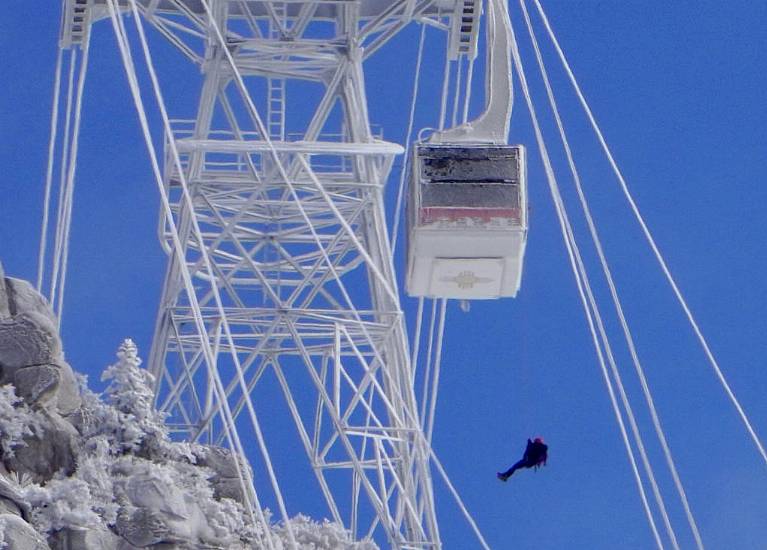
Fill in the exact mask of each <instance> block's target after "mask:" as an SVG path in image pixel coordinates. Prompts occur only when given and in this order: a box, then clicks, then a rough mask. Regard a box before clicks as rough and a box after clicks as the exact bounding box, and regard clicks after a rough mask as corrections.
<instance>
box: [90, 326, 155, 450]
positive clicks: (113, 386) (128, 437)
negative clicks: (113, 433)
mask: <svg viewBox="0 0 767 550" xmlns="http://www.w3.org/2000/svg"><path fill="white" fill-rule="evenodd" d="M117 358H118V361H117V363H115V364H113V365H111V366H110V367H108V368H107V369H106V370H105V371H104V373H103V374H102V375H101V380H102V381H105V380H109V381H110V383H109V386H108V387H107V389H106V395H107V400H108V402H109V403H110V404H111V405H112V406H113V407H114V408H115V409H116V411H117V415H118V418H117V419H118V426H117V427H116V429H117V430H118V438H119V443H120V445H121V447H122V448H123V449H124V450H127V451H132V452H137V451H139V450H143V451H144V452H145V453H151V452H152V451H160V450H161V449H162V448H163V447H166V446H167V444H168V442H169V438H168V430H167V428H166V427H165V418H164V415H162V414H161V413H159V412H158V411H157V410H155V408H154V407H153V402H154V395H153V392H152V387H153V385H154V377H153V376H152V374H151V373H149V372H148V371H146V370H145V369H142V368H141V359H139V357H138V350H137V348H136V344H134V343H133V341H132V340H131V339H130V338H128V339H126V340H125V341H123V343H122V344H121V345H120V349H119V350H118V351H117Z"/></svg>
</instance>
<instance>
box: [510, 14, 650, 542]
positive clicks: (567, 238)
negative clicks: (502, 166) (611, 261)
mask: <svg viewBox="0 0 767 550" xmlns="http://www.w3.org/2000/svg"><path fill="white" fill-rule="evenodd" d="M511 35H512V54H513V59H514V65H515V66H516V68H517V73H518V74H519V79H520V83H521V85H522V91H523V93H524V96H525V101H526V103H527V107H528V110H529V112H530V117H531V119H532V122H533V127H534V130H535V136H536V140H537V143H538V148H539V152H540V154H541V159H542V161H543V164H544V170H545V172H546V178H547V181H548V184H549V190H550V192H551V195H552V200H553V202H554V206H555V209H556V211H557V217H558V219H559V223H560V229H561V231H562V236H563V239H564V242H565V247H566V249H567V253H568V257H569V259H570V266H571V268H572V270H573V275H574V277H575V282H576V285H577V287H578V292H579V295H580V297H581V302H582V305H583V309H584V313H585V315H586V319H587V322H588V325H589V330H590V331H591V336H592V341H593V343H594V347H595V350H596V353H597V357H598V360H599V365H600V368H601V371H602V376H603V378H604V380H605V384H606V386H607V391H608V394H609V396H610V402H611V405H612V408H613V412H614V414H615V417H616V420H617V422H618V426H619V429H620V432H621V437H622V439H623V444H624V446H625V448H626V453H627V455H628V458H629V462H630V464H631V468H632V471H633V473H634V478H635V481H636V484H637V489H638V491H639V495H640V498H641V500H642V505H643V507H644V511H645V514H646V515H647V519H648V522H649V524H650V528H651V530H652V532H653V536H654V538H655V542H656V544H657V546H658V548H659V549H661V550H662V549H663V543H662V541H661V538H660V534H659V533H658V529H657V527H656V525H655V520H654V519H653V515H652V510H651V509H650V505H649V502H648V500H647V495H646V494H645V490H644V487H643V485H642V479H641V476H640V474H639V469H638V467H637V463H636V459H635V457H634V453H633V450H632V448H631V443H630V441H629V438H628V433H627V431H626V426H625V424H624V421H623V416H622V414H621V411H620V408H619V406H618V402H617V399H616V397H615V390H614V389H613V386H612V382H611V380H610V374H609V372H608V370H607V366H606V364H605V359H604V356H603V353H602V349H601V346H600V344H599V337H598V336H597V331H596V327H595V325H594V317H593V314H592V308H591V306H590V303H589V301H588V299H587V296H586V293H587V290H588V292H590V287H589V286H588V278H587V277H586V274H585V273H584V272H582V270H581V269H579V265H578V264H579V262H580V252H579V251H578V248H577V244H576V243H575V239H574V237H573V235H572V231H571V228H570V223H569V218H568V216H567V212H566V210H565V208H564V204H563V202H562V198H561V195H560V193H559V186H558V184H557V181H556V176H555V175H554V170H553V168H552V166H551V160H550V158H549V154H548V149H547V147H546V144H545V142H544V140H543V134H542V132H541V128H540V125H539V123H538V118H537V115H536V112H535V107H534V106H533V102H532V98H531V95H530V89H529V87H528V85H527V79H526V77H525V72H524V68H523V66H522V60H521V58H520V55H519V50H518V47H517V41H516V37H515V35H514V31H513V28H512V31H511ZM616 382H619V380H616Z"/></svg>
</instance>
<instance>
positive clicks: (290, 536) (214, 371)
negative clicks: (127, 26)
mask: <svg viewBox="0 0 767 550" xmlns="http://www.w3.org/2000/svg"><path fill="white" fill-rule="evenodd" d="M111 1H114V0H111ZM130 4H131V8H132V11H133V17H134V20H135V24H136V30H137V31H138V34H139V38H140V40H141V46H142V49H143V51H144V58H145V61H146V64H147V69H148V70H149V75H150V78H151V80H152V88H153V90H154V93H155V97H156V100H157V105H158V107H159V109H160V112H161V115H162V119H163V124H164V126H165V132H166V135H167V137H168V144H169V146H170V148H171V150H172V154H173V160H174V162H175V164H176V168H177V169H178V173H179V180H180V183H181V187H182V194H183V197H184V201H185V203H186V206H187V208H188V209H189V212H190V219H191V223H192V230H193V233H194V235H195V237H196V239H197V240H198V242H199V245H200V250H199V252H200V255H201V256H202V258H203V261H204V264H205V269H206V271H207V272H208V274H209V276H210V284H211V290H212V291H213V294H214V298H215V301H216V306H217V309H218V310H219V313H220V315H221V321H222V324H223V328H224V333H225V335H226V339H227V342H228V345H229V349H230V351H231V356H232V360H233V362H234V364H235V367H236V368H235V371H236V373H237V378H238V380H239V383H240V385H241V387H242V391H243V395H244V396H245V400H246V405H247V408H248V413H249V416H250V418H251V424H252V425H253V429H254V431H255V434H256V438H257V440H258V446H259V448H260V450H261V454H262V457H263V459H264V463H265V465H266V468H267V472H268V475H269V478H270V481H271V484H272V488H273V489H274V492H275V496H276V498H277V504H278V507H279V508H280V513H281V515H282V518H283V521H284V523H285V529H286V531H287V534H288V540H289V542H290V544H291V546H292V547H293V548H294V549H296V550H297V549H298V544H297V542H296V540H295V535H294V533H293V528H292V526H291V523H290V518H289V516H288V513H287V509H286V507H285V502H284V498H283V496H282V491H281V490H280V487H279V483H278V482H277V478H276V476H275V474H274V468H273V466H272V462H271V458H270V456H269V452H268V449H267V448H266V443H265V441H264V438H263V433H262V431H261V428H260V423H259V422H258V419H257V417H256V413H255V409H254V407H253V403H252V400H251V399H250V394H249V393H248V388H247V384H246V383H245V378H244V375H243V372H242V367H241V365H240V362H239V358H238V357H237V352H236V347H235V345H234V341H233V338H232V333H231V329H230V327H229V323H228V320H227V318H226V315H225V312H224V308H223V302H222V300H221V296H220V293H219V289H218V283H217V282H216V277H215V273H214V271H213V266H212V262H211V260H210V257H209V253H208V250H207V249H206V248H205V243H204V240H203V237H202V231H201V230H200V227H199V225H198V222H197V219H196V218H195V216H194V204H193V201H192V198H191V193H190V191H189V187H188V184H187V181H186V177H185V176H184V173H183V166H182V164H181V158H180V155H179V152H178V149H177V148H176V144H175V140H174V138H173V132H172V128H171V125H170V119H169V117H168V113H167V111H166V108H165V102H164V99H163V97H162V93H161V90H160V85H159V81H158V79H157V74H156V72H155V69H154V64H153V62H152V57H151V53H150V51H149V45H148V43H147V40H146V36H145V33H144V27H143V24H142V23H141V18H140V14H139V12H138V8H137V6H136V2H135V0H130ZM203 5H204V6H205V8H206V11H207V12H208V16H209V18H210V20H211V21H212V22H213V23H214V24H215V25H216V28H217V23H215V20H214V19H213V16H212V14H211V12H210V11H209V7H208V6H207V3H206V2H205V1H204V0H203ZM120 21H121V22H122V16H121V17H120ZM179 260H180V262H179V263H180V264H181V265H182V266H183V267H184V268H185V267H186V266H185V263H184V258H183V256H181V257H179ZM193 294H194V292H193ZM190 299H191V296H190ZM203 334H207V333H206V331H204V330H203V331H202V332H201V335H200V336H201V339H203V338H202V335H203ZM205 340H206V342H207V339H205ZM208 344H209V343H208ZM210 370H211V371H212V374H213V376H214V378H215V381H216V385H217V386H220V395H219V396H218V397H219V399H220V400H222V402H221V405H222V406H223V407H224V408H225V409H226V410H228V409H229V405H228V400H227V395H226V393H225V391H224V389H223V384H222V382H221V378H220V375H219V373H218V370H217V369H216V368H215V362H213V363H211V364H210ZM226 422H231V428H232V430H231V431H232V432H234V433H235V434H237V429H236V426H235V421H234V418H233V417H232V416H231V411H229V412H227V415H226ZM226 422H225V424H226ZM236 437H237V438H239V435H236ZM254 492H255V491H254Z"/></svg>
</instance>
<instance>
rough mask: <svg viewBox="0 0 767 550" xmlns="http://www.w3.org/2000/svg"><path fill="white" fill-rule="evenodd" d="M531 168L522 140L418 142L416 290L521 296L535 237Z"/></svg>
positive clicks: (412, 227)
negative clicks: (530, 215) (530, 216)
mask: <svg viewBox="0 0 767 550" xmlns="http://www.w3.org/2000/svg"><path fill="white" fill-rule="evenodd" d="M525 166H526V164H525V149H524V147H522V146H521V145H485V144H461V145H456V144H449V145H447V144H439V145H438V144H421V145H418V146H416V147H415V149H414V153H413V158H412V169H413V180H412V182H413V185H412V188H411V194H410V204H409V212H408V238H409V242H408V266H407V267H408V269H407V292H408V294H410V295H411V296H429V297H440V298H460V299H491V298H500V297H505V296H514V295H516V293H517V291H518V290H519V285H520V280H521V275H522V262H523V258H524V251H525V243H526V240H527V188H526V170H525Z"/></svg>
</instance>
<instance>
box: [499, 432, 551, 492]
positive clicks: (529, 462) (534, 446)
mask: <svg viewBox="0 0 767 550" xmlns="http://www.w3.org/2000/svg"><path fill="white" fill-rule="evenodd" d="M548 451H549V447H548V445H546V444H545V443H544V442H543V438H542V437H540V436H539V437H536V438H535V439H534V440H532V441H531V440H530V439H528V440H527V448H525V454H524V455H523V456H522V460H520V461H518V462H517V463H516V464H514V465H513V466H512V467H511V468H509V469H508V470H506V471H505V472H498V479H500V480H501V481H506V480H507V479H509V478H510V477H511V474H513V473H514V472H516V471H517V470H519V469H520V468H535V469H536V470H537V469H538V468H539V467H540V466H545V465H546V460H547V459H548Z"/></svg>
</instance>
